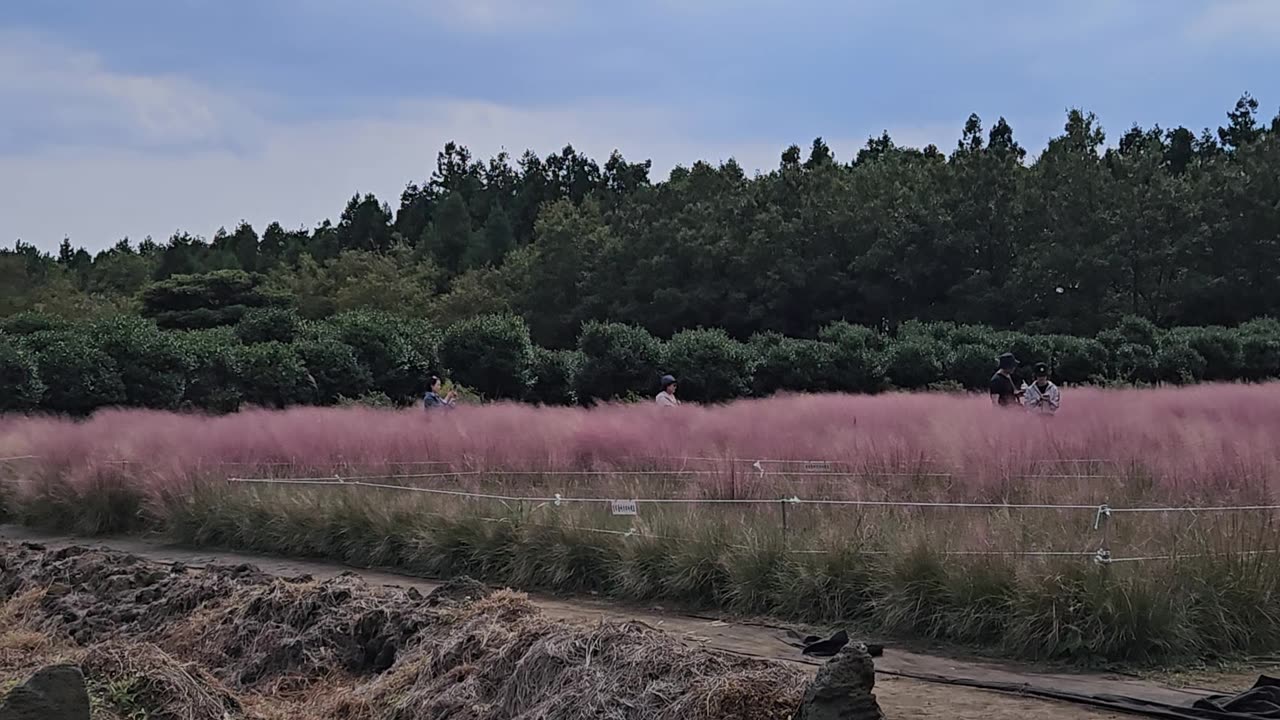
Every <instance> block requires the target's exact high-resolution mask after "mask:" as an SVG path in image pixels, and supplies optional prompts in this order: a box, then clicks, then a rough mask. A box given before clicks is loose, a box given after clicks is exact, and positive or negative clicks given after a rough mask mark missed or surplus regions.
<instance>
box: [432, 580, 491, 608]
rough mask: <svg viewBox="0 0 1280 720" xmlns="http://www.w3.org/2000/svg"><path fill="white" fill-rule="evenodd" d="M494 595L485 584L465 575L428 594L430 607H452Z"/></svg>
mask: <svg viewBox="0 0 1280 720" xmlns="http://www.w3.org/2000/svg"><path fill="white" fill-rule="evenodd" d="M492 594H493V590H491V589H490V588H489V587H488V586H486V585H485V584H484V583H481V582H477V581H475V580H472V579H471V578H469V577H467V576H466V575H463V576H462V577H459V578H454V579H452V580H450V581H449V582H447V583H445V584H443V585H441V586H440V587H438V588H436V589H435V590H432V591H431V592H430V593H428V594H427V604H428V605H450V604H458V603H468V602H472V601H474V600H483V599H484V598H487V597H489V596H490V595H492Z"/></svg>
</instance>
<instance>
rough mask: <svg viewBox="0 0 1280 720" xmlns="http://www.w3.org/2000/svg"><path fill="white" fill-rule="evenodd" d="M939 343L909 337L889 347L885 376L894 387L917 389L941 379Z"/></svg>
mask: <svg viewBox="0 0 1280 720" xmlns="http://www.w3.org/2000/svg"><path fill="white" fill-rule="evenodd" d="M942 356H943V350H942V346H941V345H940V344H939V343H938V342H937V341H935V340H929V339H926V338H924V337H913V338H907V339H905V340H898V341H897V342H895V343H893V344H891V345H890V346H889V353H888V358H887V363H886V367H885V375H886V376H887V377H888V378H889V382H890V383H891V384H892V385H893V386H894V387H896V388H900V389H903V390H919V389H922V388H926V387H928V386H929V385H930V384H932V383H936V382H938V381H940V380H942V379H943V378H942Z"/></svg>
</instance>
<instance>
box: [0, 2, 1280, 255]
mask: <svg viewBox="0 0 1280 720" xmlns="http://www.w3.org/2000/svg"><path fill="white" fill-rule="evenodd" d="M1278 67H1280V0H1069V1H1066V0H1036V1H1035V2H1026V3H1022V2H1010V1H1009V0H1001V1H1000V2H995V1H993V0H969V1H968V2H963V3H962V2H954V1H951V0H933V1H932V2H925V1H924V0H877V1H875V2H872V1H871V0H790V1H784V0H736V1H734V2H730V1H729V0H644V1H641V0H112V1H111V2H103V1H102V0H40V1H39V2H6V3H2V4H0V245H6V246H12V244H13V243H14V242H15V241H16V240H19V239H21V240H23V241H25V242H27V243H31V244H34V245H36V246H38V247H40V248H43V249H50V250H52V249H54V248H56V247H57V245H58V244H59V243H60V242H61V241H62V239H63V238H64V237H70V238H71V240H72V242H73V243H74V244H76V245H82V246H84V247H86V248H88V249H90V250H91V251H92V250H99V249H102V248H104V247H107V246H110V245H112V244H114V243H115V242H117V241H118V240H120V239H121V238H124V237H129V238H131V239H133V240H134V241H138V240H141V239H142V238H144V237H146V236H148V235H150V236H152V237H154V238H155V239H156V240H163V239H165V238H167V237H169V236H170V235H172V234H173V233H174V232H176V231H179V230H182V231H187V232H191V233H193V234H197V235H203V236H206V237H208V236H211V235H212V234H213V233H214V232H215V231H216V230H217V229H218V228H219V227H223V226H225V227H227V228H232V227H234V226H235V225H236V224H237V223H238V222H240V221H241V220H247V221H249V222H251V223H253V224H254V225H255V226H256V227H257V228H259V230H261V228H262V227H263V226H265V225H266V224H267V223H269V222H271V221H273V220H278V221H280V222H281V223H282V224H283V225H284V226H286V227H288V228H297V227H304V226H305V227H314V226H315V225H316V224H318V223H319V222H320V221H322V220H324V219H326V218H334V219H336V217H337V215H338V214H339V213H341V211H342V208H343V207H344V205H345V204H346V201H347V199H349V198H350V197H351V196H352V195H353V194H355V193H357V192H359V193H365V192H372V193H375V194H376V195H378V197H379V198H381V199H383V200H386V201H388V202H390V203H391V204H392V206H393V207H394V206H395V205H396V204H397V203H398V197H399V194H400V192H401V191H402V190H403V189H404V187H405V185H406V184H408V183H410V182H419V183H420V182H423V181H425V180H426V179H427V178H428V177H429V176H430V174H431V172H432V170H433V169H434V167H435V157H436V153H438V152H439V150H440V148H441V147H442V146H443V145H444V144H445V143H446V142H448V141H450V140H453V141H457V142H459V143H461V144H463V145H466V146H468V147H469V148H470V149H471V150H472V152H473V154H474V155H475V156H477V157H480V158H488V157H490V156H492V155H493V154H495V153H496V152H498V151H499V150H503V149H505V150H507V151H508V152H510V153H511V154H512V155H515V156H518V155H519V154H520V153H522V152H523V151H524V150H525V149H529V148H532V149H534V150H535V151H537V152H539V153H540V154H543V155H545V154H547V153H550V152H553V151H555V150H558V149H559V148H561V147H563V146H564V145H565V144H570V143H571V144H573V145H574V147H575V148H577V149H579V150H582V151H585V152H587V153H588V154H590V155H592V156H593V157H595V158H597V160H598V161H599V162H601V163H603V161H604V160H605V159H606V158H607V157H608V155H609V153H610V152H612V151H613V150H614V149H618V150H620V151H621V152H622V153H623V155H624V156H625V157H627V159H628V160H632V161H637V160H643V159H651V160H652V161H653V163H654V173H653V175H654V177H655V178H662V177H665V175H666V173H667V172H668V171H669V170H670V169H671V168H672V167H674V166H675V165H677V164H683V165H689V164H691V163H693V162H694V161H697V160H708V161H712V162H719V161H723V160H727V159H729V158H735V159H736V160H737V161H738V162H739V163H741V164H742V165H743V166H744V167H746V168H747V169H748V170H762V171H768V170H770V169H773V168H774V167H776V166H777V163H778V158H779V155H780V154H781V152H782V150H783V149H785V148H786V147H787V146H788V145H790V144H792V143H795V144H799V145H801V146H802V147H807V146H808V144H809V143H810V142H811V141H812V140H813V138H814V137H817V136H822V137H823V138H825V139H826V141H827V143H828V144H829V145H830V146H831V147H832V149H833V150H834V151H835V153H836V156H837V158H839V159H846V160H847V159H848V158H850V157H851V156H852V155H854V154H855V153H856V151H857V149H858V148H859V147H860V146H862V145H863V144H864V143H865V142H866V140H867V138H868V137H870V136H872V135H879V134H880V133H881V132H882V131H888V132H889V133H890V134H891V135H892V136H893V137H894V139H895V140H896V141H897V142H898V143H899V144H906V145H916V146H921V145H924V144H927V143H934V144H937V145H938V146H939V147H940V148H943V149H944V150H949V149H950V148H952V147H953V146H954V145H955V143H956V141H957V139H958V138H959V135H960V130H961V128H962V127H963V125H964V121H965V119H966V118H967V117H968V116H969V114H970V113H977V114H978V115H979V116H981V117H982V118H983V120H984V121H985V124H986V125H987V126H988V127H989V126H990V124H991V123H992V122H994V121H995V120H996V119H997V118H998V117H1001V116H1003V117H1005V118H1006V119H1007V120H1008V121H1009V123H1010V124H1011V125H1012V126H1013V128H1014V133H1015V136H1016V137H1017V138H1018V139H1019V141H1020V142H1021V143H1022V144H1023V145H1024V146H1025V147H1027V148H1028V149H1029V150H1030V151H1031V152H1032V153H1034V152H1036V151H1038V150H1040V149H1042V148H1043V147H1044V144H1045V143H1046V141H1047V140H1048V139H1049V138H1050V137H1052V136H1053V135H1055V134H1057V133H1058V132H1060V131H1061V128H1062V124H1063V121H1064V118H1065V114H1066V111H1067V109H1069V108H1073V107H1079V108H1083V109H1085V110H1089V111H1092V112H1095V113H1097V115H1098V116H1099V118H1100V120H1101V122H1102V124H1103V126H1104V127H1105V128H1106V129H1107V130H1108V131H1109V135H1110V137H1111V139H1115V138H1117V137H1118V136H1119V135H1120V134H1121V133H1122V132H1123V131H1124V130H1125V129H1127V128H1128V127H1130V126H1131V125H1132V124H1134V123H1139V124H1141V125H1143V126H1150V125H1153V124H1157V123H1158V124H1160V125H1162V126H1166V127H1167V126H1174V125H1180V124H1181V125H1186V126H1188V127H1192V128H1196V129H1199V128H1204V127H1215V128H1216V127H1217V126H1218V125H1220V124H1222V122H1223V121H1224V118H1225V113H1226V112H1227V111H1228V110H1229V109H1231V107H1232V106H1233V105H1234V103H1235V101H1236V99H1237V98H1239V96H1240V95H1241V94H1242V93H1243V92H1246V91H1248V92H1250V93H1252V94H1253V95H1254V97H1256V98H1257V99H1258V100H1259V101H1260V102H1261V104H1262V109H1261V112H1262V114H1263V115H1264V116H1265V117H1267V118H1270V117H1271V116H1272V115H1274V114H1275V113H1276V111H1277V110H1280V73H1277V72H1275V69H1276V68H1278Z"/></svg>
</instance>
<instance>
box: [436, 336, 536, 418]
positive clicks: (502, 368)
mask: <svg viewBox="0 0 1280 720" xmlns="http://www.w3.org/2000/svg"><path fill="white" fill-rule="evenodd" d="M440 362H441V364H443V365H444V368H445V370H446V371H448V373H449V376H450V377H451V378H453V379H454V380H456V381H458V382H460V383H462V384H463V385H467V386H469V387H472V388H474V389H475V390H477V391H478V392H480V393H481V394H482V395H484V396H485V397H488V398H493V399H502V400H520V399H522V398H524V397H525V395H526V394H528V392H529V388H530V387H532V386H533V378H534V375H533V364H534V358H533V341H532V340H530V339H529V326H528V325H526V324H525V322H524V320H522V319H520V318H519V317H517V316H515V315H481V316H479V317H475V318H470V319H467V320H462V321H460V322H456V323H454V324H452V325H450V326H449V328H448V329H447V330H445V332H444V337H443V338H442V340H441V343H440Z"/></svg>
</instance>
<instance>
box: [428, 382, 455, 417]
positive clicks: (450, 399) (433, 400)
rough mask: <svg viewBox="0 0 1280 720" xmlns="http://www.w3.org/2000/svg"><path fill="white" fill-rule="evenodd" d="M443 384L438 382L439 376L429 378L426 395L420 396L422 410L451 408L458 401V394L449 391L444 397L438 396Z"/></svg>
mask: <svg viewBox="0 0 1280 720" xmlns="http://www.w3.org/2000/svg"><path fill="white" fill-rule="evenodd" d="M442 388H443V384H442V383H441V382H440V376H438V375H432V376H431V388H430V389H429V390H427V394H426V395H423V396H422V407H423V409H424V410H432V409H434V408H451V407H453V404H454V402H456V401H457V399H458V394H457V393H455V392H453V391H452V390H450V391H449V394H447V395H445V396H444V397H441V396H440V390H441V389H442Z"/></svg>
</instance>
